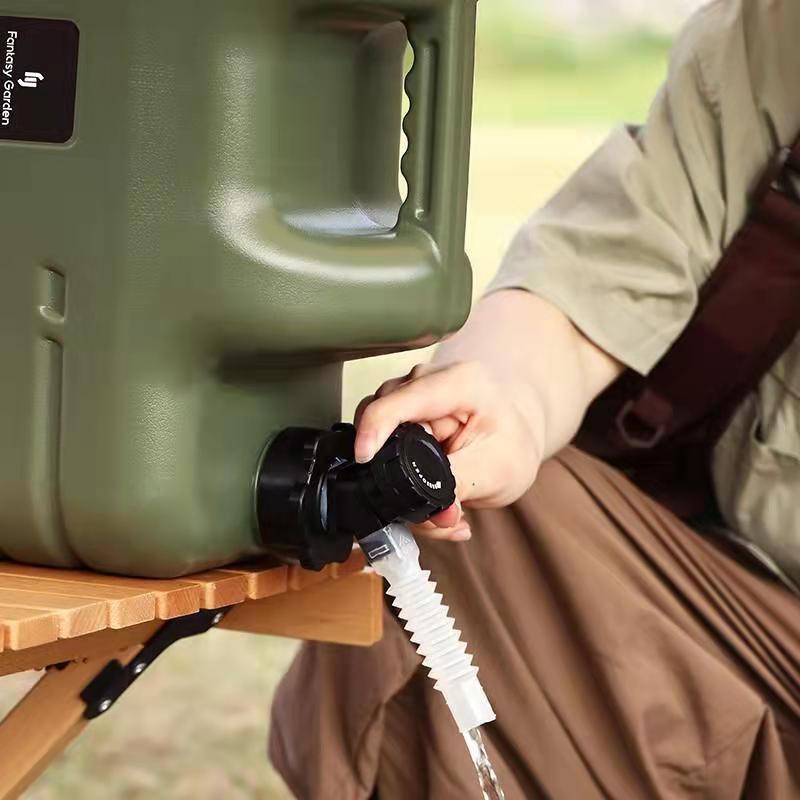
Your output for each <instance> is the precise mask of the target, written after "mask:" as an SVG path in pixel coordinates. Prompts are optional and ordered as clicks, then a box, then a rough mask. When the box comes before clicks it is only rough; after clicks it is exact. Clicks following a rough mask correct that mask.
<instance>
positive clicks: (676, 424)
mask: <svg viewBox="0 0 800 800" xmlns="http://www.w3.org/2000/svg"><path fill="white" fill-rule="evenodd" d="M795 179H796V180H797V183H795ZM798 186H800V137H798V139H797V141H795V143H794V145H793V146H792V147H791V148H784V149H783V150H781V152H780V153H779V154H778V156H777V157H776V158H775V159H773V162H772V163H771V164H770V167H769V168H768V170H767V171H766V173H765V175H764V176H763V178H762V180H761V182H760V184H759V187H758V189H757V191H756V193H755V194H754V198H753V202H752V204H751V210H750V212H749V214H748V217H747V219H746V221H745V222H744V224H743V225H742V227H741V228H740V229H739V231H738V232H737V233H736V235H735V236H734V238H733V240H732V241H731V243H730V245H729V246H728V248H727V249H726V251H725V253H724V255H723V257H722V259H721V260H720V262H719V264H718V265H717V267H716V269H715V270H714V272H713V273H712V276H711V277H710V278H709V280H708V281H707V283H706V284H705V286H704V287H703V289H702V291H701V294H700V300H699V303H698V307H697V310H696V312H695V314H694V316H693V317H692V319H691V320H690V322H689V324H688V325H687V327H686V329H685V330H684V331H683V333H682V334H681V336H680V337H679V338H678V339H677V341H676V342H675V343H674V344H673V346H672V347H671V348H670V350H669V351H668V352H667V353H666V355H665V356H664V357H663V358H662V360H661V361H660V362H659V363H658V364H657V365H656V366H655V368H654V369H653V370H652V372H651V373H650V374H649V375H648V376H647V377H646V378H644V379H640V380H639V381H638V384H639V385H638V386H637V387H636V391H635V393H632V394H629V396H628V399H627V400H626V401H625V402H624V403H623V404H622V405H621V406H620V407H618V410H617V414H616V419H615V424H614V427H615V429H616V430H615V432H614V435H615V436H616V437H617V439H618V444H620V445H622V446H624V447H628V448H633V449H642V448H644V449H649V448H653V447H655V446H656V445H657V444H658V443H659V442H660V441H662V440H664V439H665V438H666V437H671V436H674V435H676V434H680V433H681V432H687V431H690V430H691V429H693V428H696V427H697V426H703V428H704V429H705V435H706V436H707V435H708V434H709V433H713V436H714V438H715V439H716V437H718V436H719V435H720V434H721V433H722V430H723V429H724V427H725V425H726V424H727V421H728V418H729V415H730V413H731V412H732V411H733V409H734V408H735V407H736V406H737V405H738V404H739V403H740V402H741V401H742V400H743V399H744V397H745V396H746V395H747V394H748V393H749V392H750V391H752V390H753V389H754V388H755V387H756V385H757V384H758V382H759V381H760V379H761V378H762V376H763V375H764V373H765V372H766V371H767V370H768V369H769V368H770V366H772V364H773V363H774V362H775V361H776V360H777V358H778V357H779V356H780V355H781V354H782V353H783V352H784V351H785V350H786V349H787V348H788V347H789V345H790V344H791V342H792V340H793V339H794V337H795V336H796V335H797V333H798V331H799V330H800V195H798ZM630 385H631V384H630V383H629V386H630ZM712 420H713V423H712V424H711V428H712V429H713V431H710V430H709V423H710V422H711V421H712Z"/></svg>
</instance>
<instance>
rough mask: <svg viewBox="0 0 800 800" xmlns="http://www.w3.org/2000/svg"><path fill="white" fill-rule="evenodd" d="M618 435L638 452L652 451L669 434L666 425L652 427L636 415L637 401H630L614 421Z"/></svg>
mask: <svg viewBox="0 0 800 800" xmlns="http://www.w3.org/2000/svg"><path fill="white" fill-rule="evenodd" d="M614 424H615V426H616V428H617V433H618V434H619V435H620V436H621V437H622V440H623V442H625V444H626V445H627V446H628V447H630V448H633V449H636V450H650V449H652V448H653V447H655V446H656V445H657V444H658V443H659V442H660V441H661V440H662V439H663V438H664V435H665V434H666V432H667V426H666V423H661V424H659V425H652V424H651V423H649V422H647V421H645V420H643V419H642V418H641V417H640V416H639V415H638V414H637V413H636V401H635V400H628V401H627V402H626V403H625V405H623V406H622V408H621V409H620V410H619V413H618V414H617V416H616V419H615V420H614Z"/></svg>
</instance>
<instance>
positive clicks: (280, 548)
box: [256, 423, 455, 569]
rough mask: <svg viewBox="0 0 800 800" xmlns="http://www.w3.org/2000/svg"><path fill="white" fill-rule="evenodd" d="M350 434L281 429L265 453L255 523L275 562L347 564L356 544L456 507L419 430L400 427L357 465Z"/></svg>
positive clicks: (440, 465) (442, 468)
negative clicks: (393, 526) (395, 525)
mask: <svg viewBox="0 0 800 800" xmlns="http://www.w3.org/2000/svg"><path fill="white" fill-rule="evenodd" d="M354 441H355V428H354V427H353V426H352V425H347V424H340V425H335V426H334V427H333V429H332V430H329V431H320V430H316V429H313V428H286V429H285V430H283V431H281V432H280V433H278V434H277V435H276V436H275V437H274V438H273V439H272V440H271V442H270V443H269V445H268V446H267V448H266V450H265V452H264V456H263V458H262V460H261V464H260V465H259V470H258V475H257V478H256V518H257V523H258V528H259V532H260V534H261V538H262V540H263V542H264V544H265V546H266V547H267V549H268V550H269V551H270V552H272V553H274V554H275V555H277V556H279V557H281V558H284V559H287V560H291V561H298V562H299V563H300V564H302V565H303V566H304V567H306V568H307V569H322V567H324V566H325V565H326V564H328V563H330V562H332V561H345V560H346V559H347V558H348V556H349V555H350V552H351V550H352V547H353V538H354V537H355V538H357V539H358V538H361V537H363V536H368V535H369V534H371V533H373V532H374V531H376V530H379V529H380V528H382V527H384V526H385V525H388V524H389V523H390V522H395V521H398V520H404V521H406V522H415V523H418V522H424V521H425V520H427V519H429V518H430V517H432V516H433V515H434V514H436V513H438V512H439V511H443V510H444V509H445V508H447V507H448V506H450V505H452V504H453V503H454V502H455V479H454V477H453V473H452V472H451V470H450V463H449V461H448V459H447V455H446V454H445V453H444V451H443V450H442V448H441V446H440V445H439V443H438V442H437V441H436V439H435V438H434V437H433V436H431V435H430V434H429V433H427V432H426V431H425V429H424V428H422V426H420V425H416V424H413V423H404V424H403V425H400V427H399V428H397V429H396V430H395V431H394V433H393V434H392V435H391V436H390V437H389V439H388V440H387V442H386V444H385V445H384V446H383V447H382V448H381V449H380V450H379V451H378V453H377V454H376V455H375V457H374V458H373V459H372V460H371V461H370V462H368V463H366V464H358V463H356V461H355V457H354V455H353V443H354Z"/></svg>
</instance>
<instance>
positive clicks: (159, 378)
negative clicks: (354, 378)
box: [0, 0, 475, 576]
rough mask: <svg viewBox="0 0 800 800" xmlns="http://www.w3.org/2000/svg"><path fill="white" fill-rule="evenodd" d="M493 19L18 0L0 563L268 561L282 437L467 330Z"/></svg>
mask: <svg viewBox="0 0 800 800" xmlns="http://www.w3.org/2000/svg"><path fill="white" fill-rule="evenodd" d="M474 26H475V0H391V1H389V0H357V1H356V0H352V1H348V0H338V1H337V2H333V1H332V0H224V2H223V1H222V0H216V1H215V2H211V0H168V1H167V2H164V0H114V2H107V1H106V2H100V1H99V0H0V56H2V66H3V74H2V97H1V98H0V185H2V192H1V193H0V274H1V275H2V281H3V283H2V288H0V386H2V388H1V389H0V557H4V558H9V559H14V560H18V561H23V562H30V563H35V564H50V565H60V566H74V565H79V564H83V565H88V566H90V567H92V568H95V569H99V570H106V571H112V572H120V573H129V574H136V575H146V576H174V575H180V574H184V573H187V572H190V571H193V570H198V569H201V568H205V567H210V566H214V565H220V564H224V563H226V562H231V561H233V560H235V559H238V558H241V557H246V556H249V555H254V554H257V553H258V552H259V551H260V542H259V540H258V535H257V533H256V529H255V525H254V519H253V516H254V514H253V480H254V473H255V470H256V466H257V463H258V459H259V455H260V453H261V450H262V448H263V446H264V443H265V441H266V440H267V439H268V437H269V436H270V435H271V434H272V433H273V432H275V431H277V430H279V429H281V428H284V427H286V426H290V425H309V426H312V427H319V428H322V427H327V426H329V425H330V424H331V423H333V422H335V421H336V420H338V419H339V418H340V413H341V411H340V402H341V401H340V397H341V374H342V362H343V361H345V360H347V359H351V358H357V357H362V356H367V355H371V354H376V353H382V352H387V351H391V350H398V349H402V348H408V347H415V346H422V345H426V344H429V343H431V342H433V341H435V340H437V339H439V338H441V337H442V336H443V335H444V334H445V333H447V332H449V331H452V330H454V329H456V328H457V327H459V325H461V324H462V322H463V320H464V319H465V317H466V315H467V312H468V307H469V302H470V293H471V292H470V290H471V285H470V284H471V279H470V269H469V264H468V261H467V258H466V256H465V254H464V223H465V209H466V193H467V175H468V151H469V129H470V107H471V95H472V77H473V76H472V71H473V51H474ZM409 42H410V45H411V48H413V67H412V69H411V72H410V74H409V75H408V78H407V80H406V91H407V95H408V97H409V102H410V112H409V113H408V115H407V116H406V118H405V120H404V121H403V111H402V101H403V77H404V74H405V72H406V70H407V65H408V61H409V56H408V53H407V50H408V44H409ZM401 123H402V125H403V127H404V129H405V132H406V136H407V139H408V149H407V151H406V154H405V156H404V158H403V161H402V172H403V175H404V177H405V180H406V181H407V186H408V197H407V199H406V201H405V202H403V203H401V201H400V191H399V189H398V166H399V163H400V159H399V154H400V151H401Z"/></svg>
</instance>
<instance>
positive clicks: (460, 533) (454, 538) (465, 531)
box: [416, 524, 472, 542]
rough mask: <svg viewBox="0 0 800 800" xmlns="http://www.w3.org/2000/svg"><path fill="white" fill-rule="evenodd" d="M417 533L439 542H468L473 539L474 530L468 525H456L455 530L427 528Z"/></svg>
mask: <svg viewBox="0 0 800 800" xmlns="http://www.w3.org/2000/svg"><path fill="white" fill-rule="evenodd" d="M416 532H417V533H418V534H419V535H420V536H423V537H424V538H426V539H430V540H432V541H437V542H466V541H469V539H471V538H472V530H471V529H470V527H469V525H466V524H463V525H456V526H455V527H454V528H425V529H424V530H418V531H416Z"/></svg>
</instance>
